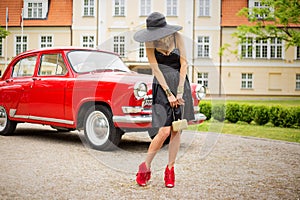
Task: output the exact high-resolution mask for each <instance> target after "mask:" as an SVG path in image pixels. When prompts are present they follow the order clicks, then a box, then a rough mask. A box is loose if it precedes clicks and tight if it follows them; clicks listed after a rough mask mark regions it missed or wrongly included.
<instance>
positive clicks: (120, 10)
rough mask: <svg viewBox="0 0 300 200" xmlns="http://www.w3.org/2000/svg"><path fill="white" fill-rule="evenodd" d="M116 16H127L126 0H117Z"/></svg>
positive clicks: (115, 6)
mask: <svg viewBox="0 0 300 200" xmlns="http://www.w3.org/2000/svg"><path fill="white" fill-rule="evenodd" d="M114 15H115V16H125V0H115V3H114Z"/></svg>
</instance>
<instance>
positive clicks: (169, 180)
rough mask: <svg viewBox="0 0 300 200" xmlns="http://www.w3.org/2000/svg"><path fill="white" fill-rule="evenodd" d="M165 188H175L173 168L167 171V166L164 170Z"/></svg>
mask: <svg viewBox="0 0 300 200" xmlns="http://www.w3.org/2000/svg"><path fill="white" fill-rule="evenodd" d="M165 186H166V187H168V188H172V187H174V186H175V173H174V167H172V169H169V167H168V165H167V167H166V170H165Z"/></svg>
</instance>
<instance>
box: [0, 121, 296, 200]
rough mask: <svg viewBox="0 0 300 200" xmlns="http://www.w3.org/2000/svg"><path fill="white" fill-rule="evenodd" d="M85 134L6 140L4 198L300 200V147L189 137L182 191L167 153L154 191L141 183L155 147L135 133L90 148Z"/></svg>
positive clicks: (2, 144) (158, 163)
mask: <svg viewBox="0 0 300 200" xmlns="http://www.w3.org/2000/svg"><path fill="white" fill-rule="evenodd" d="M82 141H83V139H82V134H81V133H78V132H77V131H74V132H69V133H58V132H56V131H55V130H53V129H51V128H50V127H48V126H39V125H31V124H22V125H19V126H18V129H17V132H16V135H15V136H10V137H3V136H1V137H0V152H1V157H0V159H1V160H0V163H1V164H0V170H1V174H0V199H299V198H300V167H299V166H300V145H299V144H296V143H287V142H280V141H273V140H263V139H255V138H247V137H238V136H232V135H220V134H215V133H195V132H191V131H185V132H184V133H183V134H182V142H181V149H180V154H179V156H178V160H177V164H176V170H175V171H176V180H177V182H176V186H175V188H173V189H167V188H165V187H164V185H163V171H164V168H165V164H166V162H167V160H166V158H167V146H165V147H164V148H163V149H162V150H161V151H160V153H159V154H158V156H157V157H156V159H155V161H154V163H153V168H152V171H153V175H152V179H151V182H150V185H148V186H147V187H144V188H141V187H138V186H137V185H136V183H135V173H136V171H137V166H138V164H139V163H140V162H141V161H142V160H143V158H144V156H145V152H146V149H147V147H148V145H149V142H150V140H149V137H148V135H147V133H129V134H126V135H125V136H124V138H123V141H122V143H121V145H120V149H118V150H117V151H113V152H100V151H95V150H92V149H89V148H87V147H85V145H84V143H83V142H82Z"/></svg>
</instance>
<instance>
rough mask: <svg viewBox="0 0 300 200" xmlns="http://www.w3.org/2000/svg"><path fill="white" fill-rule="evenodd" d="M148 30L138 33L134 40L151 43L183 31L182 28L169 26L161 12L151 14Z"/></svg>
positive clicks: (147, 23) (147, 20)
mask: <svg viewBox="0 0 300 200" xmlns="http://www.w3.org/2000/svg"><path fill="white" fill-rule="evenodd" d="M146 25H147V28H146V29H142V30H139V31H137V32H136V33H135V34H134V36H133V38H134V40H136V41H138V42H150V41H154V40H158V39H161V38H164V37H166V36H168V35H171V34H173V33H175V32H177V31H179V30H181V29H182V26H178V25H170V24H167V22H166V18H165V16H164V15H163V14H161V13H159V12H154V13H151V14H150V15H149V16H148V17H147V19H146Z"/></svg>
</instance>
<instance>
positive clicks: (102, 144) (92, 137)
mask: <svg viewBox="0 0 300 200" xmlns="http://www.w3.org/2000/svg"><path fill="white" fill-rule="evenodd" d="M84 134H85V137H86V140H87V142H88V143H89V145H90V146H91V147H92V148H94V149H97V150H102V151H108V150H114V149H116V147H117V146H118V144H119V143H120V140H121V137H122V134H123V132H122V131H121V130H120V129H118V128H116V127H115V126H114V124H113V121H112V113H111V111H110V110H109V109H108V108H107V107H105V106H102V105H95V106H92V107H90V108H89V109H88V111H87V113H86V115H85V118H84Z"/></svg>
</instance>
